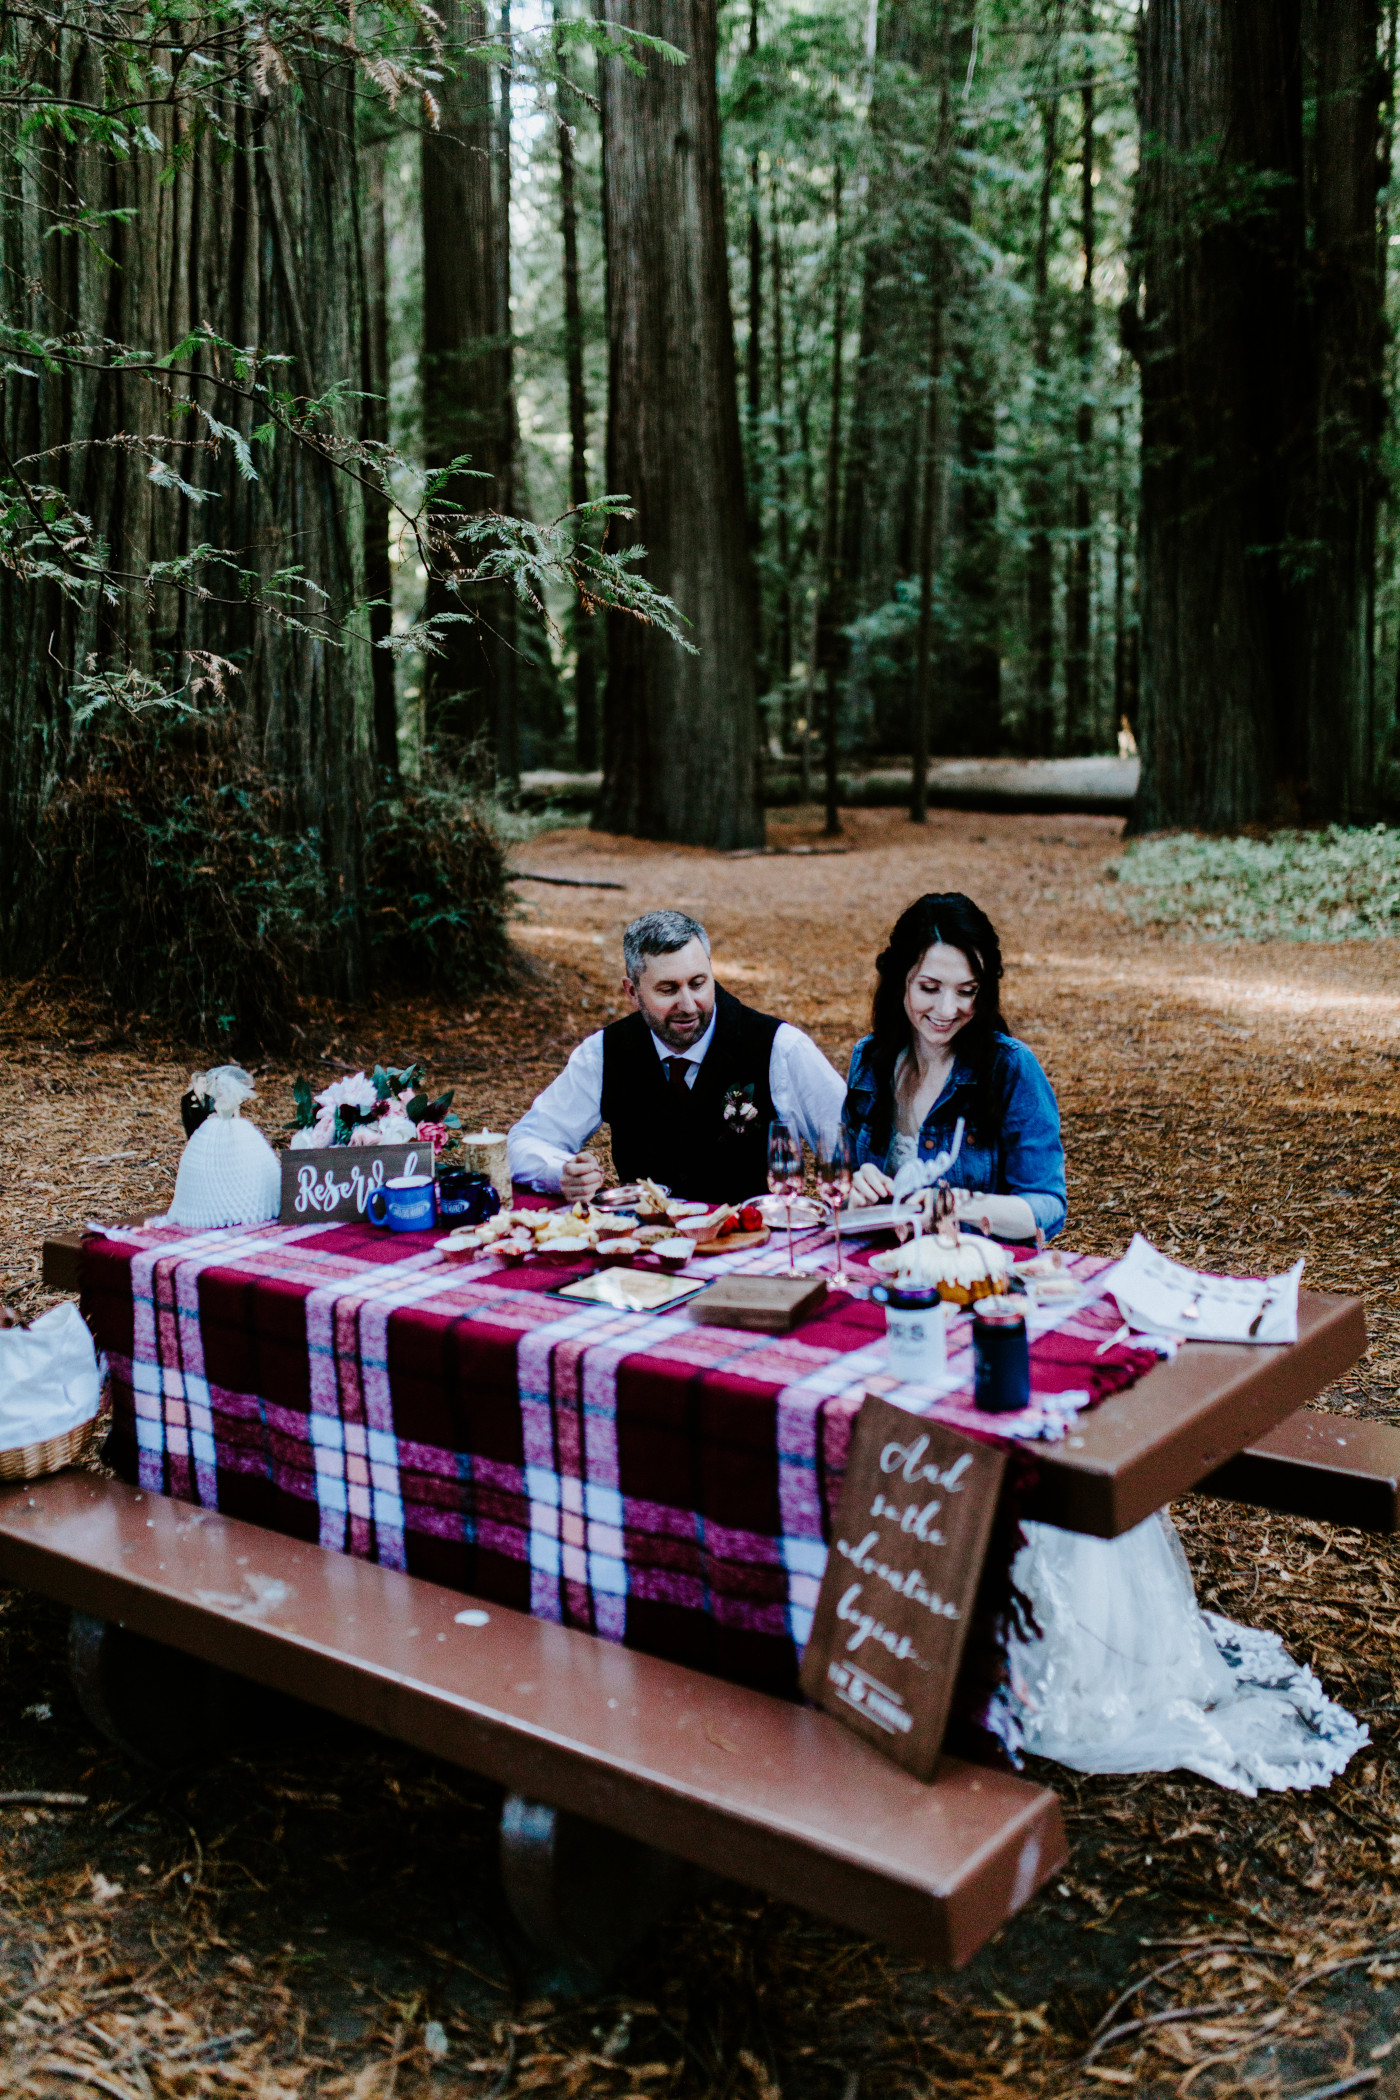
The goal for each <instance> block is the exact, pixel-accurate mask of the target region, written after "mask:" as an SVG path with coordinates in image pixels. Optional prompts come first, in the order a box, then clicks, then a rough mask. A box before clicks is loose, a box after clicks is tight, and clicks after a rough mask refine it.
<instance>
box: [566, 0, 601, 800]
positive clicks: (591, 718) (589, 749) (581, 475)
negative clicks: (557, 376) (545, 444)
mask: <svg viewBox="0 0 1400 2100" xmlns="http://www.w3.org/2000/svg"><path fill="white" fill-rule="evenodd" d="M556 14H557V7H556ZM556 63H557V64H558V65H559V84H558V87H557V90H556V93H557V95H558V104H557V115H558V133H559V219H560V232H561V234H562V237H563V244H564V364H565V370H566V374H567V378H568V386H569V502H570V503H571V504H572V506H573V508H574V509H575V510H577V509H579V508H580V506H581V505H583V504H585V503H586V502H587V501H588V460H587V450H588V394H587V391H586V389H585V387H584V383H583V301H582V298H581V296H580V291H579V274H578V190H577V184H576V181H575V166H574V126H575V125H576V124H577V123H578V120H579V110H580V106H581V105H580V103H579V98H578V96H577V95H576V94H575V93H574V89H573V83H572V82H571V81H570V80H569V78H568V75H567V73H566V72H565V69H564V65H563V54H562V50H561V51H560V52H559V53H558V54H557V57H556ZM569 620H570V635H571V638H572V641H573V645H574V756H575V758H576V759H577V761H578V764H579V766H580V767H581V768H582V769H583V771H584V772H585V773H591V772H592V770H593V768H594V767H595V766H596V765H597V763H598V651H597V633H598V628H597V618H596V615H594V614H591V613H588V612H585V611H584V609H583V607H582V606H581V605H580V604H579V603H578V601H577V600H575V601H574V603H573V605H572V607H571V608H570V614H569Z"/></svg>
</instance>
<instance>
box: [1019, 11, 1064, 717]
mask: <svg viewBox="0 0 1400 2100" xmlns="http://www.w3.org/2000/svg"><path fill="white" fill-rule="evenodd" d="M1055 21H1056V34H1057V35H1058V23H1059V16H1058V13H1057V14H1056V17H1055ZM1054 68H1055V70H1054V80H1053V84H1052V87H1051V91H1050V94H1049V95H1048V96H1047V98H1046V101H1045V106H1044V108H1043V109H1042V111H1041V114H1040V124H1041V153H1040V214H1039V220H1038V224H1037V229H1036V239H1035V260H1034V264H1033V271H1032V287H1033V289H1032V296H1033V299H1034V305H1035V320H1034V328H1033V337H1032V349H1031V356H1032V361H1033V363H1034V366H1035V392H1034V394H1033V395H1032V400H1033V402H1034V404H1035V408H1034V420H1033V423H1032V428H1031V432H1030V443H1031V451H1032V469H1031V473H1030V474H1029V476H1028V477H1027V481H1026V521H1027V524H1028V526H1029V546H1028V547H1027V550H1026V616H1027V625H1028V627H1029V630H1030V633H1029V640H1030V693H1029V698H1028V703H1027V708H1026V725H1025V744H1026V749H1027V750H1028V751H1029V752H1030V753H1031V754H1032V755H1033V756H1035V757H1040V758H1045V757H1048V756H1049V754H1050V751H1051V750H1052V748H1053V746H1054V741H1055V570H1054V550H1053V548H1052V546H1051V542H1050V526H1051V522H1052V506H1053V501H1054V498H1053V493H1052V486H1051V479H1050V470H1049V463H1048V458H1047V455H1048V454H1049V453H1050V452H1051V450H1052V449H1053V446H1054V439H1055V432H1054V421H1053V418H1054V410H1053V405H1052V402H1051V397H1050V205H1051V201H1052V199H1053V197H1054V191H1055V167H1056V161H1057V158H1058V141H1057V134H1058V130H1059V115H1060V98H1059V78H1060V75H1059V55H1058V49H1057V51H1056V56H1055V59H1054Z"/></svg>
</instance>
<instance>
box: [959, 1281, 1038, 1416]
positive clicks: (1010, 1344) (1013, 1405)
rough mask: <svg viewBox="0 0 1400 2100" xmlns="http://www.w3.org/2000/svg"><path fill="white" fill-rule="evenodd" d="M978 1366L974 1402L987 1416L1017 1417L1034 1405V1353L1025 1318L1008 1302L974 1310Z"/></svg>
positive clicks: (990, 1303)
mask: <svg viewBox="0 0 1400 2100" xmlns="http://www.w3.org/2000/svg"><path fill="white" fill-rule="evenodd" d="M972 1351H973V1358H974V1361H975V1363H976V1367H977V1368H976V1376H975V1380H974V1383H973V1388H972V1392H973V1399H974V1400H975V1401H976V1404H977V1406H978V1407H979V1408H980V1409H981V1410H982V1412H983V1414H987V1415H1015V1414H1019V1413H1020V1412H1021V1410H1022V1408H1024V1407H1029V1406H1030V1404H1031V1352H1030V1344H1029V1342H1028V1340H1027V1337H1026V1316H1025V1314H1024V1313H1023V1312H1022V1311H1021V1310H1020V1309H1019V1308H1018V1307H1017V1306H1014V1305H1008V1304H1007V1303H1006V1301H1005V1299H997V1298H984V1299H982V1300H981V1301H980V1302H979V1303H978V1304H977V1305H974V1306H973V1308H972Z"/></svg>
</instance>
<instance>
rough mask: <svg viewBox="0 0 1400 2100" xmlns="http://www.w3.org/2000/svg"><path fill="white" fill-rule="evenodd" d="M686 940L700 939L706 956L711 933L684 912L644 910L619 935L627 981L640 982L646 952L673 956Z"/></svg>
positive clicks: (708, 950) (644, 966)
mask: <svg viewBox="0 0 1400 2100" xmlns="http://www.w3.org/2000/svg"><path fill="white" fill-rule="evenodd" d="M687 941H699V943H700V946H701V947H702V948H703V949H704V951H705V953H706V954H707V955H708V954H709V952H710V936H709V935H708V933H706V931H705V929H704V927H703V926H702V925H701V924H700V921H699V920H698V919H692V918H691V916H690V914H689V913H688V912H683V911H646V912H643V913H642V916H641V918H640V919H634V920H633V921H632V924H631V925H630V926H629V927H628V929H627V931H626V932H625V933H624V934H623V936H622V962H623V967H624V968H625V970H626V972H627V978H628V982H629V983H630V984H640V983H641V979H642V971H643V970H644V969H645V968H646V960H647V957H648V956H649V955H674V954H675V952H676V950H677V949H678V948H683V947H684V946H685V944H686V942H687Z"/></svg>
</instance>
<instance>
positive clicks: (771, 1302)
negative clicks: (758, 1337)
mask: <svg viewBox="0 0 1400 2100" xmlns="http://www.w3.org/2000/svg"><path fill="white" fill-rule="evenodd" d="M825 1296H826V1278H825V1277H824V1276H722V1277H721V1278H720V1280H719V1282H718V1283H712V1284H711V1285H710V1288H709V1289H708V1290H707V1291H703V1292H702V1293H701V1295H700V1296H699V1297H698V1298H693V1299H692V1300H691V1302H690V1304H689V1305H688V1306H687V1307H686V1311H687V1312H688V1313H689V1315H690V1317H691V1319H692V1320H700V1321H702V1322H703V1324H704V1325H705V1326H707V1327H747V1328H751V1329H753V1330H755V1331H756V1332H757V1333H760V1334H786V1333H787V1332H788V1331H789V1329H790V1328H792V1327H795V1326H796V1324H797V1322H798V1321H799V1320H801V1319H805V1318H806V1316H807V1314H808V1313H810V1312H814V1311H815V1310H816V1308H817V1306H819V1305H820V1304H821V1302H822V1299H823V1298H824V1297H825Z"/></svg>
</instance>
